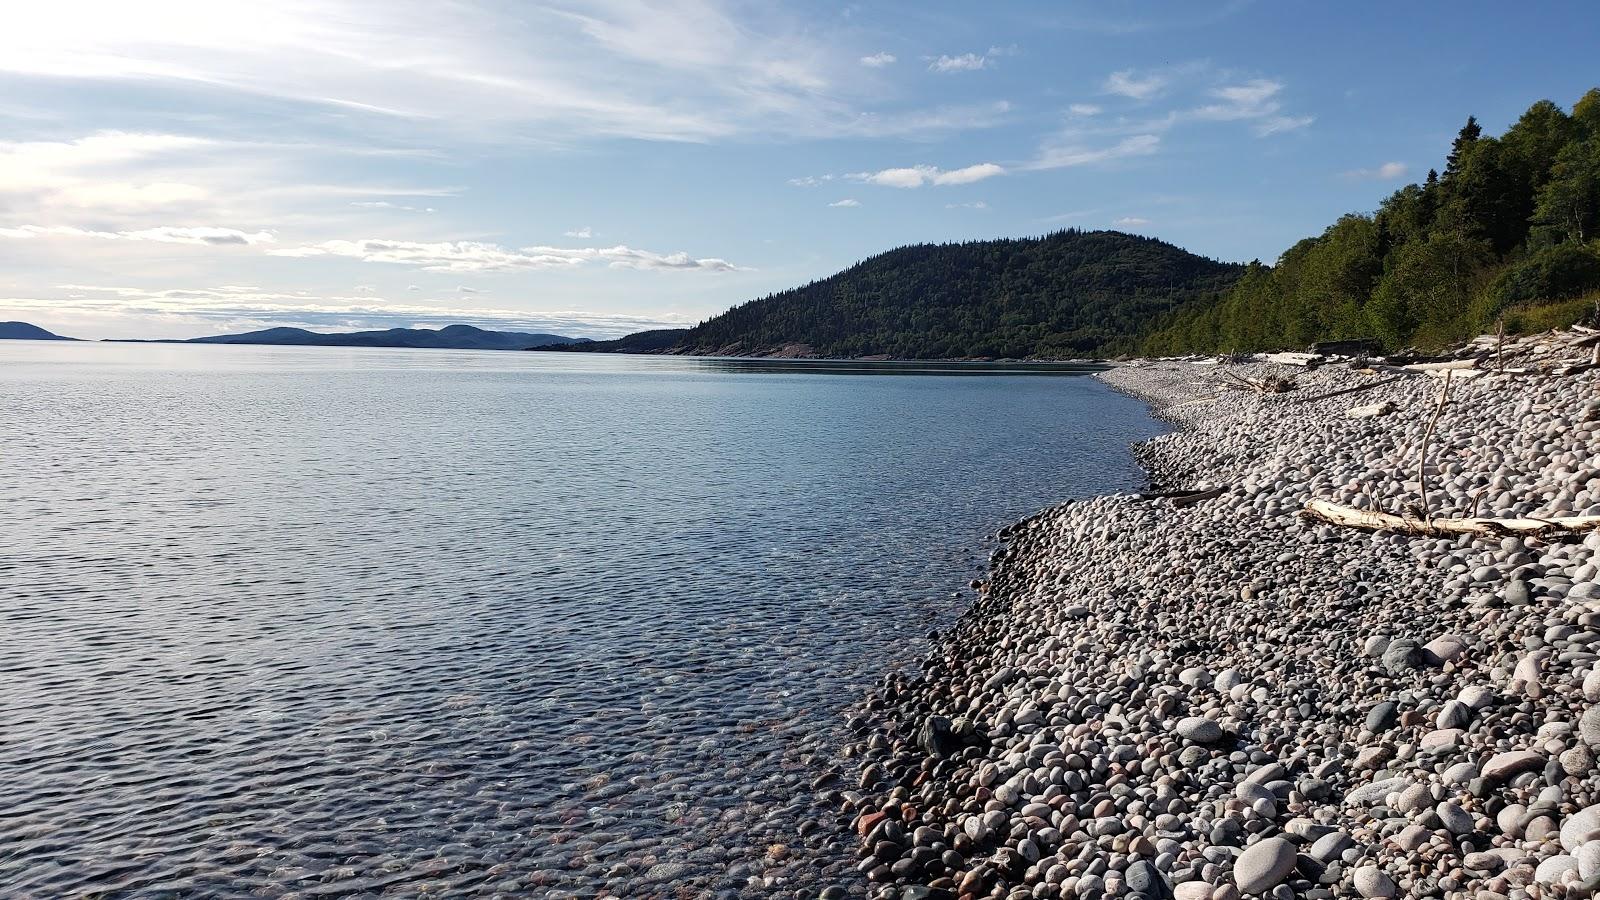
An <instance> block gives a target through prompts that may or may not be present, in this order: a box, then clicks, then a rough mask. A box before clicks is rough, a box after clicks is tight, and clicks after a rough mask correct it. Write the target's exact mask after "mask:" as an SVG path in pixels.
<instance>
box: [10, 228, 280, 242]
mask: <svg viewBox="0 0 1600 900" xmlns="http://www.w3.org/2000/svg"><path fill="white" fill-rule="evenodd" d="M42 237H66V238H98V239H100V240H107V241H154V242H156V243H161V244H195V245H200V246H206V247H225V246H252V245H255V244H270V243H272V242H273V241H274V240H276V238H275V237H273V235H272V233H271V232H267V231H254V232H250V231H240V230H239V229H237V228H216V227H212V226H200V227H178V226H171V225H163V226H161V227H158V228H139V229H135V230H131V231H93V230H90V229H87V228H77V227H75V226H72V225H19V226H15V227H10V228H0V238H13V239H29V238H42Z"/></svg>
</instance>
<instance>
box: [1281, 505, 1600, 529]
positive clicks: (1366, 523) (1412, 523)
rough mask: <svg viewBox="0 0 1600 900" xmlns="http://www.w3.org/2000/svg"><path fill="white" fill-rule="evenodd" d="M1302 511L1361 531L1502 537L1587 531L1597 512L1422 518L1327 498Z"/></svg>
mask: <svg viewBox="0 0 1600 900" xmlns="http://www.w3.org/2000/svg"><path fill="white" fill-rule="evenodd" d="M1302 514H1303V515H1304V516H1306V517H1307V518H1310V519H1315V520H1317V521H1319V522H1327V523H1328V524H1330V525H1342V526H1345V527H1347V528H1360V529H1362V530H1364V531H1395V532H1399V533H1401V534H1415V535H1429V536H1433V537H1440V536H1444V535H1454V534H1475V535H1482V536H1485V537H1505V536H1507V535H1515V536H1519V537H1520V536H1529V535H1532V536H1535V537H1538V536H1550V535H1568V534H1588V533H1589V532H1591V531H1600V516H1559V517H1556V518H1552V519H1532V518H1516V519H1443V518H1435V517H1432V516H1430V517H1428V518H1425V519H1422V518H1416V517H1412V516H1397V515H1394V514H1393V513H1386V512H1376V511H1373V510H1369V509H1356V508H1354V507H1350V506H1340V505H1339V504H1337V503H1330V502H1328V501H1327V500H1312V501H1310V502H1309V503H1307V504H1306V508H1305V510H1304V512H1303V513H1302Z"/></svg>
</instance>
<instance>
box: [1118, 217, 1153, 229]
mask: <svg viewBox="0 0 1600 900" xmlns="http://www.w3.org/2000/svg"><path fill="white" fill-rule="evenodd" d="M1111 224H1112V225H1115V226H1117V227H1118V228H1138V227H1139V226H1141V225H1149V224H1150V220H1149V219H1145V218H1141V217H1139V216H1123V217H1122V218H1120V219H1116V220H1113V221H1112V223H1111Z"/></svg>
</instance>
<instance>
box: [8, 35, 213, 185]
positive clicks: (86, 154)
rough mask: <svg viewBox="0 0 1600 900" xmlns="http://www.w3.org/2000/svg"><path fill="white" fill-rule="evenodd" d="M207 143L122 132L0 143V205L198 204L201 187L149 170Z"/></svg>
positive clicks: (193, 139)
mask: <svg viewBox="0 0 1600 900" xmlns="http://www.w3.org/2000/svg"><path fill="white" fill-rule="evenodd" d="M0 68H3V64H0ZM211 143H212V142H210V141H207V140H203V139H200V138H193V137H184V136H181V135H171V134H144V133H136V132H123V131H102V132H98V133H96V134H91V135H87V136H84V137H80V138H77V139H74V140H69V141H0V205H3V206H5V207H10V208H11V209H12V210H13V211H15V210H17V209H19V208H22V207H29V208H32V209H33V210H34V211H63V212H65V211H73V210H79V211H82V210H92V211H105V212H119V213H126V212H142V211H146V210H151V209H162V208H170V207H173V206H177V205H180V204H183V203H186V202H190V201H194V200H198V199H201V198H203V197H204V196H205V195H206V191H205V190H204V189H202V188H200V187H198V186H196V185H193V184H187V183H184V182H180V181H175V180H170V179H168V178H166V177H164V175H161V174H156V175H151V174H150V173H149V171H148V167H150V166H152V165H154V164H156V163H160V162H162V161H165V160H168V159H171V158H172V157H174V156H177V155H179V154H182V153H183V152H185V151H193V150H196V149H198V148H203V147H207V146H209V145H210V144H211ZM141 169H143V170H144V171H140V170H141Z"/></svg>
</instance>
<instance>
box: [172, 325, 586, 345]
mask: <svg viewBox="0 0 1600 900" xmlns="http://www.w3.org/2000/svg"><path fill="white" fill-rule="evenodd" d="M588 340H589V339H588V338H572V337H565V336H563V335H559V334H539V333H533V332H523V331H487V330H485V329H482V328H474V327H473V326H471V325H446V326H445V327H443V328H440V329H438V330H437V331H436V330H434V329H431V328H389V329H385V330H383V331H350V332H343V333H335V334H322V333H319V332H315V331H307V330H305V329H304V328H267V329H265V330H262V331H250V332H246V333H244V334H219V335H214V336H211V337H198V338H190V339H188V340H185V341H162V342H161V343H183V344H272V345H278V346H296V347H410V348H417V349H438V350H526V349H528V348H529V347H538V346H544V345H549V344H575V343H585V342H588Z"/></svg>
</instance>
